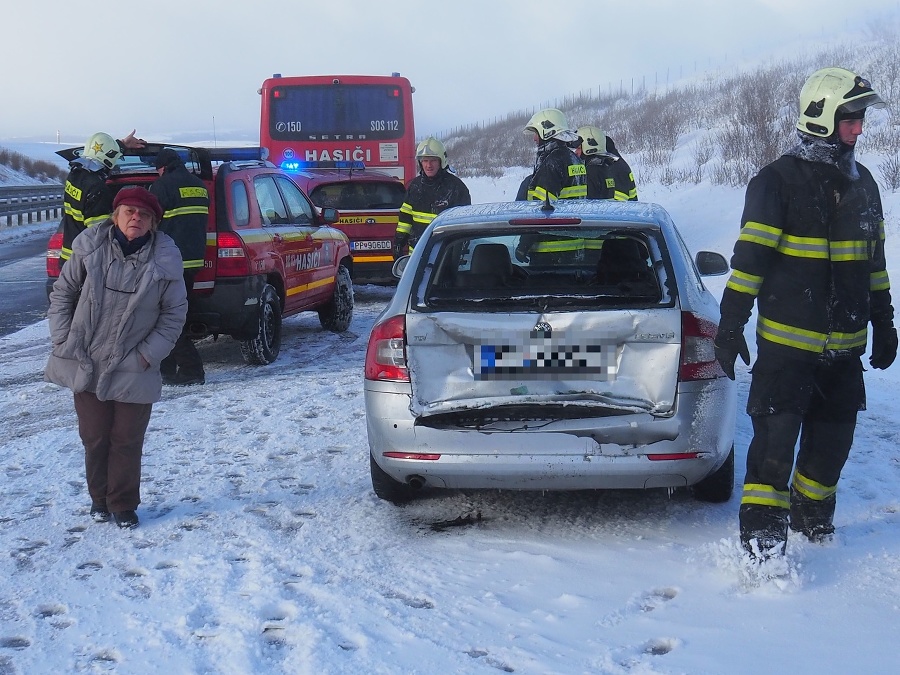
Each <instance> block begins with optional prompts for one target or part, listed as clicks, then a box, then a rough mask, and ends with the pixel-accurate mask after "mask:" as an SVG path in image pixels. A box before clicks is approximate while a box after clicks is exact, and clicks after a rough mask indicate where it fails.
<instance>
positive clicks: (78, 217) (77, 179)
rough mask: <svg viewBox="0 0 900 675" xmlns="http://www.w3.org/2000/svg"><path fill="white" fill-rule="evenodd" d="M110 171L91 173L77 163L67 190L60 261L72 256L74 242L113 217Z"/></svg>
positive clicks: (66, 185)
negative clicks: (107, 180)
mask: <svg viewBox="0 0 900 675" xmlns="http://www.w3.org/2000/svg"><path fill="white" fill-rule="evenodd" d="M106 178H107V173H106V171H102V170H101V171H91V170H89V169H86V168H85V167H83V166H81V165H80V164H78V163H76V162H73V163H72V165H71V169H70V170H69V175H68V176H66V183H65V187H64V190H63V215H62V232H63V242H62V250H61V252H60V257H61V258H62V260H63V261H65V260H68V259H69V258H70V257H71V255H72V242H73V241H74V240H75V237H77V236H78V235H79V234H81V233H82V232H84V231H85V230H86V229H87V228H89V227H93V226H94V225H99V224H100V223H102V222H104V221H105V220H106V219H107V218H109V216H110V214H111V213H112V203H113V191H112V190H111V189H110V188H109V186H108V185H107V184H106Z"/></svg>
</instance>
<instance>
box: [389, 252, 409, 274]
mask: <svg viewBox="0 0 900 675" xmlns="http://www.w3.org/2000/svg"><path fill="white" fill-rule="evenodd" d="M408 262H409V256H408V255H404V256H401V257H399V258H397V259H396V260H395V261H394V266H393V267H392V268H391V274H393V275H394V276H395V277H397V278H398V279H399V278H400V277H402V276H403V270H405V269H406V263H408Z"/></svg>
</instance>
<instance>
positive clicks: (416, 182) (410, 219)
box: [395, 169, 472, 255]
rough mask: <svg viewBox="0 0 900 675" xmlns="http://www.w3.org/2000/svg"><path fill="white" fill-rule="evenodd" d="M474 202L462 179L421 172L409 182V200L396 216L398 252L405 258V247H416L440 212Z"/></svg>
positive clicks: (446, 174)
mask: <svg viewBox="0 0 900 675" xmlns="http://www.w3.org/2000/svg"><path fill="white" fill-rule="evenodd" d="M471 203H472V197H471V196H470V195H469V188H467V187H466V184H465V183H463V182H462V180H461V179H460V178H459V177H458V176H456V175H454V174H452V173H450V172H449V171H447V170H446V169H441V170H440V171H438V172H437V174H435V176H434V178H429V177H428V176H426V175H425V174H424V173H420V174H419V175H418V176H416V177H415V178H413V179H412V180H411V181H410V182H409V186H408V187H407V189H406V198H405V199H404V200H403V205H402V206H401V207H400V214H399V216H398V217H397V237H396V243H395V253H398V254H399V255H403V254H405V253H406V247H407V245H409V247H410V248H412V247H414V246H415V245H416V242H417V241H418V240H419V237H421V236H422V233H423V232H424V231H425V228H426V227H428V225H429V224H431V221H432V220H434V219H435V218H436V217H437V215H438V214H439V213H441V211H446V210H447V209H449V208H451V207H454V206H468V205H469V204H471Z"/></svg>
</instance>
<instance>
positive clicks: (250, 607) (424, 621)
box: [0, 170, 900, 675]
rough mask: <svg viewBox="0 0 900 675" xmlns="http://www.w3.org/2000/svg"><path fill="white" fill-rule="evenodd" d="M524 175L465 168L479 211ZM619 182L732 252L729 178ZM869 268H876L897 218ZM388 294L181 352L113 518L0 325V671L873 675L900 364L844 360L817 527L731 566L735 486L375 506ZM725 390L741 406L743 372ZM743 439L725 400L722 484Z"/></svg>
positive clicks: (898, 594)
mask: <svg viewBox="0 0 900 675" xmlns="http://www.w3.org/2000/svg"><path fill="white" fill-rule="evenodd" d="M520 178H521V171H519V170H516V171H513V172H508V173H507V174H506V175H505V176H504V177H502V178H497V179H471V180H468V181H467V182H468V184H469V186H470V189H471V192H472V197H473V201H475V202H487V201H497V200H504V199H508V198H510V196H511V195H512V194H513V192H514V191H515V188H516V186H517V185H518V182H519V179H520ZM640 189H641V197H642V199H645V200H648V201H657V202H659V203H661V204H662V205H663V206H665V207H666V208H667V209H668V210H669V211H670V213H671V214H672V215H673V217H674V219H675V221H676V223H677V224H678V225H679V226H680V228H681V230H682V233H683V234H684V236H685V239H686V241H687V243H688V245H689V246H690V247H691V248H692V249H693V250H695V251H696V250H698V249H701V248H706V249H713V250H719V251H722V252H724V253H728V251H729V250H730V247H731V245H732V243H733V240H734V237H735V235H736V233H737V227H738V223H739V219H740V210H741V204H742V191H741V190H736V189H722V188H711V187H710V186H708V185H702V184H701V185H698V186H694V187H691V188H689V189H679V190H671V189H669V188H666V187H663V186H659V185H641V186H640ZM886 199H887V204H888V208H889V210H890V212H891V213H893V214H896V213H897V210H898V198H897V196H896V195H891V194H889V195H886ZM45 227H46V226H45ZM38 234H40V233H38ZM888 261H889V269H890V271H891V274H892V276H893V278H894V279H900V233H898V232H897V223H896V216H895V217H894V218H893V219H892V221H891V225H890V228H889V247H888ZM36 264H41V262H40V261H39V260H38V261H37V262H36ZM724 280H725V278H724V277H717V278H713V279H711V280H710V282H711V284H710V285H711V288H712V289H713V292H714V293H715V294H716V295H719V294H721V288H722V285H723V284H724ZM389 294H390V289H386V288H379V287H373V286H357V287H356V299H357V309H356V313H355V317H354V320H353V323H352V325H351V327H350V331H349V332H348V333H346V334H343V335H335V334H332V333H328V332H324V331H322V330H321V329H320V327H319V323H318V319H317V318H316V317H315V315H301V316H299V317H293V318H291V319H288V320H286V321H285V326H284V346H283V352H282V354H281V357H280V358H279V360H278V361H277V362H276V363H274V364H272V365H271V366H268V367H250V366H245V365H244V364H243V363H242V361H241V357H240V354H239V348H238V345H237V344H236V343H234V342H233V341H231V340H229V339H226V338H223V339H221V340H219V341H218V342H212V341H211V340H207V341H204V342H203V343H201V344H200V350H201V353H202V355H203V358H204V361H205V362H206V364H207V384H206V385H205V386H202V387H193V388H186V389H176V388H169V387H167V388H165V390H164V394H163V399H162V401H160V402H159V403H158V404H157V405H156V406H155V407H154V412H153V418H152V420H151V423H150V429H149V431H148V436H147V444H146V447H145V459H144V478H143V503H142V504H141V507H140V508H139V510H138V513H139V515H140V517H141V526H140V527H139V528H138V529H136V530H134V531H119V530H117V529H116V528H115V527H114V526H112V525H108V524H95V523H92V522H91V521H90V519H89V518H88V507H89V499H88V497H87V494H86V490H85V487H84V479H83V471H84V467H83V452H82V449H81V444H80V441H79V439H78V434H77V431H76V427H75V416H74V412H73V410H72V399H71V395H70V394H69V393H68V392H66V391H63V390H60V389H59V388H57V387H55V386H53V385H49V384H46V383H44V382H42V380H41V372H42V368H43V366H44V363H45V360H46V357H47V354H48V340H47V325H46V321H43V322H40V323H38V324H36V325H34V326H32V327H30V328H27V329H25V330H23V331H20V332H19V333H16V334H14V335H12V336H9V337H6V338H2V339H0V383H2V389H0V470H2V473H3V480H4V488H3V490H2V491H0V548H2V550H4V551H7V552H8V555H7V556H4V557H0V673H2V674H3V675H13V674H15V675H20V674H22V675H24V674H28V675H31V674H32V673H79V672H84V673H88V672H92V673H93V672H98V673H99V672H105V673H123V674H124V673H128V674H129V675H132V674H144V673H146V674H147V675H151V674H155V673H159V672H171V673H179V674H180V673H196V674H198V675H199V674H201V673H216V674H224V675H245V674H247V673H254V674H259V673H264V674H269V673H272V674H280V673H291V674H298V673H309V674H316V675H318V674H320V673H325V674H331V673H347V674H352V675H357V674H359V673H367V674H368V673H384V674H394V673H404V674H405V673H422V674H428V675H431V674H435V673H467V674H468V673H472V674H475V673H497V672H508V673H533V674H541V675H544V674H546V673H558V674H563V675H569V674H571V673H592V674H596V673H600V674H611V675H612V674H615V675H625V674H632V675H633V674H637V673H641V674H643V675H649V674H672V675H674V674H682V673H690V674H692V675H722V674H726V673H727V674H729V675H740V674H744V673H746V674H748V675H750V674H753V675H756V674H757V673H758V672H759V670H760V668H761V667H763V668H770V666H771V668H773V669H775V670H779V671H781V670H784V671H786V672H791V673H796V674H807V673H808V674H816V675H818V674H819V673H851V672H852V673H857V672H859V673H867V674H868V673H891V672H895V671H896V665H891V664H894V663H895V661H896V655H895V650H894V648H893V641H894V639H895V633H896V629H895V628H896V625H897V623H898V612H900V590H898V589H900V498H898V496H897V495H898V487H897V486H898V485H900V462H898V461H897V452H896V448H897V445H898V441H900V439H898V432H897V429H896V423H895V420H896V419H898V417H900V401H898V399H897V397H896V395H895V392H896V390H897V387H898V384H900V365H895V366H894V367H893V368H892V369H891V370H888V371H874V372H868V373H867V374H866V382H867V386H868V399H869V411H868V412H866V413H863V414H862V415H861V418H860V425H859V428H858V432H857V439H856V444H855V448H854V451H853V453H852V454H851V457H850V461H849V463H848V465H847V467H846V470H845V472H844V478H843V481H842V483H841V487H840V491H839V493H838V510H837V516H836V525H837V536H836V539H835V541H834V542H833V543H831V544H828V545H825V546H814V545H811V544H808V543H806V542H805V541H802V540H800V539H798V538H796V537H792V538H791V540H790V542H789V546H788V565H789V567H788V573H787V576H785V577H782V578H768V577H767V576H766V575H765V574H763V575H759V574H754V573H751V572H750V571H749V570H748V568H746V567H745V566H744V565H743V564H742V562H741V557H740V555H739V548H738V544H737V508H738V500H739V497H738V493H737V492H736V493H735V496H734V497H733V498H732V499H731V501H730V502H728V503H726V504H721V505H710V504H700V503H696V502H694V501H692V500H691V499H690V498H689V497H688V496H687V495H685V494H682V493H676V494H674V495H672V496H671V497H670V496H669V495H667V494H666V493H665V492H664V491H649V492H607V493H601V494H593V493H497V492H491V491H486V492H475V491H472V492H465V493H460V492H451V493H448V494H438V495H435V496H433V497H428V498H425V499H423V500H421V501H417V502H414V503H413V504H410V505H409V506H406V507H403V508H396V507H394V506H392V505H390V504H387V503H385V502H381V501H379V500H378V499H376V498H375V496H374V495H373V494H372V492H371V487H370V483H369V476H368V464H367V452H368V449H367V443H366V432H365V419H364V408H363V396H362V363H363V355H364V350H365V345H366V339H367V335H368V332H369V330H370V328H371V326H372V324H373V321H374V320H375V317H376V316H377V314H378V312H379V311H380V309H381V307H382V306H383V305H384V303H385V301H386V300H387V298H388V297H389ZM751 331H752V327H748V335H750V334H751ZM738 385H739V398H740V405H741V407H742V406H743V402H744V401H745V400H746V395H747V389H748V385H749V377H748V372H747V369H746V368H745V367H743V365H742V364H739V367H738ZM749 438H750V425H749V422H748V420H747V417H746V416H745V415H743V414H741V415H739V419H738V425H737V441H736V445H737V453H738V462H737V463H738V467H739V469H738V476H737V478H738V481H739V482H740V479H741V478H742V469H741V468H740V467H741V466H742V464H743V460H744V457H745V453H746V447H747V443H748V441H749ZM754 655H755V656H754Z"/></svg>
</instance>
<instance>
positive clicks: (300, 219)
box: [275, 176, 314, 225]
mask: <svg viewBox="0 0 900 675" xmlns="http://www.w3.org/2000/svg"><path fill="white" fill-rule="evenodd" d="M275 180H276V181H277V183H278V187H279V188H280V189H281V194H282V195H283V196H284V201H285V202H286V203H287V206H288V214H289V216H290V219H291V222H292V223H297V224H301V225H310V224H312V223H313V222H314V218H313V207H312V205H311V204H310V203H309V201H308V200H307V199H306V197H304V196H303V193H302V192H301V191H300V188H298V187H297V186H296V185H294V183H293V182H292V181H290V180H288V179H287V178H285V177H284V176H276V177H275Z"/></svg>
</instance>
